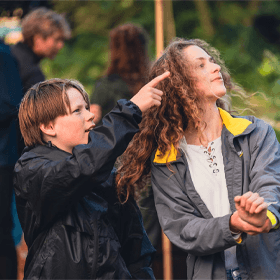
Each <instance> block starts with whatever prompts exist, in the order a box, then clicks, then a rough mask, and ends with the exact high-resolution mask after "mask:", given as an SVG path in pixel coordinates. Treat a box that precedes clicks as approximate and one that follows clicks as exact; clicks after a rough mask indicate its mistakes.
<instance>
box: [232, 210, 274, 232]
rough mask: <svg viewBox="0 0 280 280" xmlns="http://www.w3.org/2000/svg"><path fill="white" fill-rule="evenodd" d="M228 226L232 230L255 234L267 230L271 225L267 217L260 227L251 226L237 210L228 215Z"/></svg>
mask: <svg viewBox="0 0 280 280" xmlns="http://www.w3.org/2000/svg"><path fill="white" fill-rule="evenodd" d="M229 227H230V230H231V231H232V232H246V233H247V234H249V235H257V234H260V233H267V232H269V231H270V230H271V227H272V225H271V222H270V220H269V219H268V218H267V219H266V220H265V223H264V224H263V225H262V226H261V227H256V226H253V225H251V224H249V223H247V222H245V221H244V220H242V219H241V218H240V216H239V214H238V211H235V212H234V213H233V214H232V215H231V217H230V221H229Z"/></svg>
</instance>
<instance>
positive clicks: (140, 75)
mask: <svg viewBox="0 0 280 280" xmlns="http://www.w3.org/2000/svg"><path fill="white" fill-rule="evenodd" d="M148 71H149V57H148V35H147V33H146V31H145V30H144V29H143V28H142V27H140V26H137V25H134V24H132V23H127V24H123V25H120V26H118V27H116V28H114V29H112V30H111V31H110V61H109V67H108V69H107V70H106V75H105V76H104V77H102V78H100V79H99V80H97V82H96V84H95V89H94V91H93V93H92V95H91V98H90V102H91V104H92V105H91V111H92V112H93V113H94V114H95V122H96V123H98V122H99V121H100V120H101V118H102V116H104V115H106V114H107V113H108V112H109V111H110V110H111V109H112V108H113V107H114V104H116V101H117V100H119V99H121V98H127V99H130V98H131V97H132V96H133V95H134V94H136V93H137V92H138V91H139V89H140V88H141V87H143V86H144V85H145V83H146V81H147V74H148Z"/></svg>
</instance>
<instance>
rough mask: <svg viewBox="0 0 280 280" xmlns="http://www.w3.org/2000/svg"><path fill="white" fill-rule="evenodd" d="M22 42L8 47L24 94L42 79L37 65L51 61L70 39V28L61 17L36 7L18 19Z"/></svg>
mask: <svg viewBox="0 0 280 280" xmlns="http://www.w3.org/2000/svg"><path fill="white" fill-rule="evenodd" d="M22 35H23V42H19V43H18V44H16V45H14V46H12V54H13V55H14V56H15V58H16V60H17V62H18V64H19V70H20V77H21V79H22V84H23V93H25V92H26V91H27V90H28V89H29V88H30V87H32V86H33V85H34V84H36V83H39V82H42V81H44V80H45V76H44V74H43V73H42V71H41V69H40V65H39V62H40V61H41V59H43V58H49V59H54V58H55V57H56V55H57V54H58V52H59V51H60V50H61V49H62V48H63V46H64V41H65V40H66V39H69V38H70V36H71V31H70V27H69V25H68V23H67V21H66V20H65V19H64V17H62V16H61V15H59V14H57V13H56V12H54V11H52V10H49V9H47V8H38V9H36V10H34V11H32V12H30V13H29V14H27V15H26V16H25V17H24V18H23V20H22Z"/></svg>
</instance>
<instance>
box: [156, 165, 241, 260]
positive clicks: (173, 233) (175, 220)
mask: <svg viewBox="0 0 280 280" xmlns="http://www.w3.org/2000/svg"><path fill="white" fill-rule="evenodd" d="M152 187H153V192H154V198H155V205H156V210H157V214H158V217H159V222H160V225H161V228H162V229H163V231H164V233H165V234H166V236H167V237H168V238H169V240H170V241H171V242H172V243H174V244H175V245H176V246H178V247H179V248H181V249H183V250H184V251H186V252H187V253H189V254H192V255H195V256H205V255H209V254H214V253H216V252H220V251H223V250H225V249H227V248H229V247H232V246H233V245H237V243H236V241H235V240H234V239H233V237H232V234H231V232H230V229H229V219H230V214H229V215H226V216H223V217H218V218H213V217H209V218H208V219H206V218H203V217H202V215H201V214H200V212H199V211H198V209H197V208H196V207H195V206H194V205H193V203H192V202H191V201H190V199H189V197H188V195H187V194H186V193H185V192H184V191H183V190H182V189H181V188H180V183H179V182H178V179H177V178H176V176H175V175H174V174H173V173H172V172H171V171H170V170H169V169H168V168H167V167H166V166H165V165H155V164H154V163H152Z"/></svg>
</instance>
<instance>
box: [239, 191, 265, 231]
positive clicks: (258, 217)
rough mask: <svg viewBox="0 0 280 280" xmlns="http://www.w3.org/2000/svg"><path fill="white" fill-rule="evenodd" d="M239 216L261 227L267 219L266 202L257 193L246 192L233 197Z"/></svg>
mask: <svg viewBox="0 0 280 280" xmlns="http://www.w3.org/2000/svg"><path fill="white" fill-rule="evenodd" d="M234 201H235V207H236V210H237V212H238V215H239V217H240V218H241V219H242V220H243V221H245V222H247V223H249V224H251V225H253V226H256V227H262V226H263V225H264V224H265V222H266V220H267V203H266V202H264V198H263V197H260V196H259V194H258V193H252V192H247V193H245V194H243V195H242V196H236V197H235V198H234Z"/></svg>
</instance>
